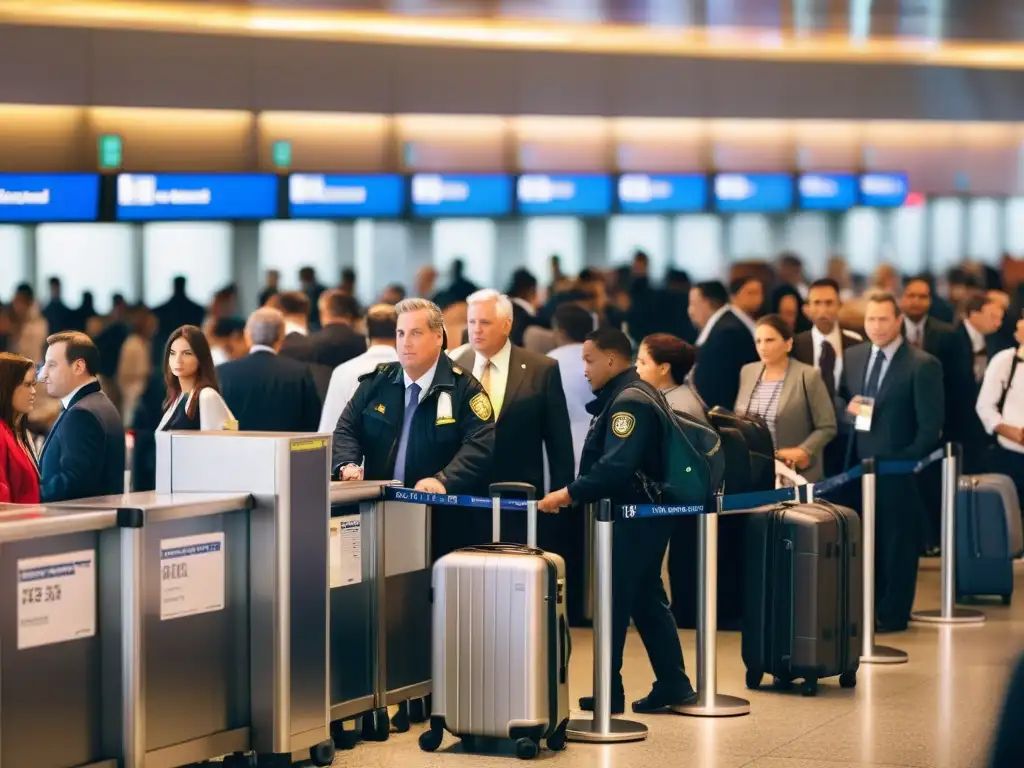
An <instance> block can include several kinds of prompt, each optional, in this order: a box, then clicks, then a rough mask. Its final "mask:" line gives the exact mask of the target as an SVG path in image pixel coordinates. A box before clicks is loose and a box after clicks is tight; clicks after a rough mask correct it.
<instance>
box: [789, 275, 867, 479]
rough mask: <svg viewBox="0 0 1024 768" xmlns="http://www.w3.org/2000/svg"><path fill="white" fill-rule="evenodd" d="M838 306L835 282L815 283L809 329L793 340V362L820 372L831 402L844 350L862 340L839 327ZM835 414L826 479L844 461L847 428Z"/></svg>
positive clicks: (810, 298)
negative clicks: (836, 432)
mask: <svg viewBox="0 0 1024 768" xmlns="http://www.w3.org/2000/svg"><path fill="white" fill-rule="evenodd" d="M842 306H843V303H842V300H841V299H840V297H839V283H837V282H836V281H835V280H832V279H831V278H824V279H822V280H817V281H815V282H814V283H812V284H811V286H810V288H808V290H807V304H806V306H805V309H804V313H805V314H806V315H807V319H808V320H810V321H811V323H813V327H812V328H811V330H809V331H804V332H803V333H798V334H797V335H796V336H794V337H793V352H792V356H793V359H794V360H798V361H800V362H801V363H805V364H807V365H813V366H814V367H815V368H817V369H818V370H819V371H821V378H822V379H823V380H824V382H825V387H826V388H827V389H828V392H829V395H831V396H832V399H833V401H835V399H836V392H837V391H838V390H839V385H840V383H841V382H842V380H843V370H844V369H845V368H846V352H847V350H848V349H850V348H851V347H855V346H857V345H858V344H863V343H864V337H863V336H861V335H860V334H859V333H856V332H854V331H851V330H848V329H846V328H843V327H841V326H840V325H839V311H840V310H841V309H842ZM836 415H837V417H838V418H837V419H836V422H837V423H838V425H839V435H838V439H836V440H833V441H832V442H830V443H829V444H828V445H826V446H825V452H824V461H825V465H824V466H825V475H826V476H831V475H835V474H837V473H839V472H842V471H843V463H844V462H845V460H846V446H847V443H848V441H849V437H848V426H847V425H846V424H845V419H844V418H843V417H842V414H841V413H837V414H836Z"/></svg>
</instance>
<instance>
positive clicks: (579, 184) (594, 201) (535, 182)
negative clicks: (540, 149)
mask: <svg viewBox="0 0 1024 768" xmlns="http://www.w3.org/2000/svg"><path fill="white" fill-rule="evenodd" d="M516 199H517V201H518V203H519V212H520V213H521V214H523V215H524V216H545V215H561V216H607V215H608V214H609V213H611V210H612V179H611V177H610V176H594V175H571V174H546V173H543V174H542V173H529V174H526V175H523V176H520V177H519V181H518V182H517V184H516Z"/></svg>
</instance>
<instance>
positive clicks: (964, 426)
mask: <svg viewBox="0 0 1024 768" xmlns="http://www.w3.org/2000/svg"><path fill="white" fill-rule="evenodd" d="M953 335H954V338H955V342H956V344H955V357H953V356H952V355H951V357H952V358H953V359H954V360H955V362H954V363H953V364H952V366H951V370H944V371H943V374H944V376H945V377H946V379H947V380H949V379H952V381H951V382H950V384H949V386H948V387H947V389H946V391H947V393H949V392H950V390H952V392H953V393H955V396H954V397H953V398H952V399H953V402H951V403H947V405H948V406H949V407H947V409H946V410H947V413H949V416H947V422H946V428H945V430H944V431H945V435H946V438H947V439H948V440H952V441H954V442H958V443H960V444H961V445H963V449H964V466H963V467H962V470H963V471H964V473H965V474H977V473H980V472H983V471H984V467H985V463H986V460H987V456H986V450H987V449H988V446H989V445H990V444H991V443H992V438H991V437H990V436H989V434H988V432H986V431H985V427H983V426H982V424H981V419H979V418H978V412H977V411H976V410H975V406H976V405H977V403H978V394H979V393H980V392H981V382H979V381H978V380H977V379H975V378H974V344H973V342H972V341H971V337H970V335H969V334H968V333H967V329H966V328H964V325H963V323H960V324H959V325H957V327H956V328H955V329H954V331H953ZM985 354H986V355H988V357H989V359H990V360H991V355H989V353H988V345H987V344H986V349H985ZM949 397H950V395H949V394H947V398H949Z"/></svg>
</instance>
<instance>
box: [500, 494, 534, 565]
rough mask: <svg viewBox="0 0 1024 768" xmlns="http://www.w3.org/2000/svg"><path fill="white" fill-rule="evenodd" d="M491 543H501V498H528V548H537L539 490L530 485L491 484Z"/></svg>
mask: <svg viewBox="0 0 1024 768" xmlns="http://www.w3.org/2000/svg"><path fill="white" fill-rule="evenodd" d="M489 490H490V493H491V541H493V542H495V543H497V542H499V541H501V497H502V496H503V495H508V494H511V493H516V494H522V495H523V496H526V546H528V547H530V548H531V549H536V548H537V489H536V488H535V487H534V486H532V485H531V484H530V483H491V485H490V489H489Z"/></svg>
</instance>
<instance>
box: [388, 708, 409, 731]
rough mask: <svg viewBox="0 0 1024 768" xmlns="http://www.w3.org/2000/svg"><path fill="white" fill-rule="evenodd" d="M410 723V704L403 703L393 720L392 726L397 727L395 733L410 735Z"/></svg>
mask: <svg viewBox="0 0 1024 768" xmlns="http://www.w3.org/2000/svg"><path fill="white" fill-rule="evenodd" d="M409 722H410V718H409V702H408V701H403V702H402V703H401V704H399V705H398V711H397V712H395V716H394V717H393V718H391V724H392V725H393V726H395V731H397V732H398V733H408V731H409Z"/></svg>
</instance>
